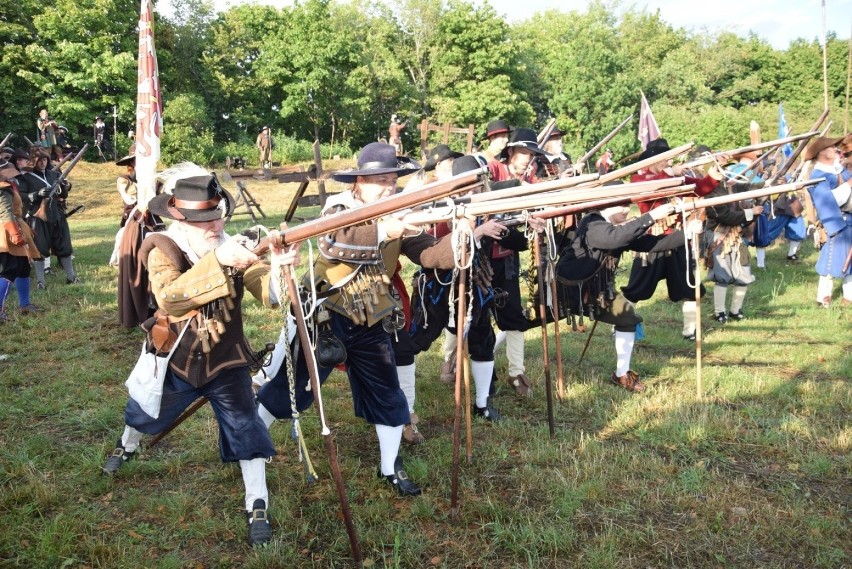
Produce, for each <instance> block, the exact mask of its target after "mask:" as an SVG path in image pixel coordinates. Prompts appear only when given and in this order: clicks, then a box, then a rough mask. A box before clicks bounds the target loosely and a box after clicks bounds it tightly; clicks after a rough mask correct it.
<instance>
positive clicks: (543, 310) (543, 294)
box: [533, 233, 556, 438]
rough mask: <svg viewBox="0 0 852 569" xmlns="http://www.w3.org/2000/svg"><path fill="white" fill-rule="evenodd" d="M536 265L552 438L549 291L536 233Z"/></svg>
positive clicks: (553, 425)
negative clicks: (548, 327) (548, 325)
mask: <svg viewBox="0 0 852 569" xmlns="http://www.w3.org/2000/svg"><path fill="white" fill-rule="evenodd" d="M533 244H534V248H533V251H534V253H535V266H536V267H537V268H538V270H537V271H536V275H537V278H538V316H539V318H541V349H542V351H543V352H544V354H543V355H544V388H545V389H546V390H547V426H548V429H549V430H550V438H553V437H554V436H555V435H556V425H555V423H554V420H553V393H552V389H553V388H552V385H551V379H550V352H549V350H548V346H547V291H546V290H545V288H544V275H542V274H541V272H542V267H541V235H539V234H538V233H536V235H535V238H534V239H533Z"/></svg>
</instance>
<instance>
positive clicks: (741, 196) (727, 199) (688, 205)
mask: <svg viewBox="0 0 852 569" xmlns="http://www.w3.org/2000/svg"><path fill="white" fill-rule="evenodd" d="M823 180H825V178H816V179H813V180H806V181H804V182H793V183H791V184H782V185H780V186H772V187H769V186H766V187H763V188H760V189H758V190H749V191H747V192H740V193H737V194H730V195H727V196H719V197H716V198H702V199H698V200H695V201H691V202H683V203H681V204H678V206H677V211H678V212H684V213H685V212H689V211H692V210H694V209H700V208H705V207H716V206H717V205H725V204H729V203H735V202H739V201H744V200H750V199H754V198H762V197H766V196H769V195H772V194H778V193H785V192H795V191H797V190H801V189H802V188H805V187H807V186H813V185H815V184H818V183H820V182H822V181H823Z"/></svg>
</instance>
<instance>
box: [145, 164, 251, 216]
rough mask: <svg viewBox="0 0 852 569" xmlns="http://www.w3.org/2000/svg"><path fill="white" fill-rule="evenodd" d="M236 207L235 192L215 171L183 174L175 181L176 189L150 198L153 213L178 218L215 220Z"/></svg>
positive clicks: (149, 208) (149, 203)
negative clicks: (232, 196) (196, 174)
mask: <svg viewBox="0 0 852 569" xmlns="http://www.w3.org/2000/svg"><path fill="white" fill-rule="evenodd" d="M223 201H224V202H225V203H224V204H222V202H223ZM223 205H224V207H223ZM233 208H234V200H233V199H232V198H231V195H230V194H229V193H228V192H226V191H225V189H224V188H222V186H220V185H219V180H217V179H216V176H214V175H212V174H210V175H207V176H192V177H189V178H182V179H180V180H178V181H176V182H175V187H174V189H173V190H172V193H170V194H169V193H163V194H159V195H157V196H154V197H153V198H151V201H149V202H148V211H150V212H151V213H152V214H154V215H159V216H160V217H166V218H168V219H174V220H177V221H213V220H214V219H219V218H221V217H222V216H223V215H228V214H229V213H230V212H231V210H232V209H233Z"/></svg>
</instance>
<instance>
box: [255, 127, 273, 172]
mask: <svg viewBox="0 0 852 569" xmlns="http://www.w3.org/2000/svg"><path fill="white" fill-rule="evenodd" d="M254 145H255V146H256V147H257V149H258V150H259V151H260V167H261V168H269V167H270V166H272V149H273V148H275V142H274V141H273V140H272V133H271V131H270V130H269V127H268V126H264V127H263V128H262V129H260V134H258V135H257V140H256V141H255V143H254Z"/></svg>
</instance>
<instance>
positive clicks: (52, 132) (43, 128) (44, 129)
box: [36, 109, 62, 160]
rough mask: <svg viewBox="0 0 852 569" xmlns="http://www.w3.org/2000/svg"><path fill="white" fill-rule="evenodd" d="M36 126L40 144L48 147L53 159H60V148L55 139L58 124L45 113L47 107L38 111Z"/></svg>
mask: <svg viewBox="0 0 852 569" xmlns="http://www.w3.org/2000/svg"><path fill="white" fill-rule="evenodd" d="M36 126H37V127H38V140H39V143H40V144H41V146H43V147H44V148H47V149H48V152H49V153H50V154H51V155H52V158H53V159H54V160H62V148H61V147H60V146H59V142H58V141H57V139H56V132H57V130H58V128H59V125H57V124H56V121H55V120H53V119H52V118H51V117H50V115H48V114H47V109H42V110H41V111H39V113H38V119H36Z"/></svg>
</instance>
